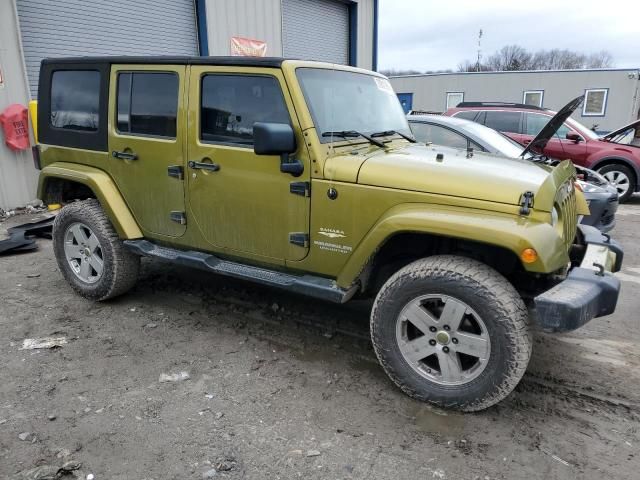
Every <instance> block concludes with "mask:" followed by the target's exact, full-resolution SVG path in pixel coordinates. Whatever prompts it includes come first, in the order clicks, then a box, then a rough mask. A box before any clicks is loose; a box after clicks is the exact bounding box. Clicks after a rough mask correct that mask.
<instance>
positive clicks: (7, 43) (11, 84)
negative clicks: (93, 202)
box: [0, 0, 38, 210]
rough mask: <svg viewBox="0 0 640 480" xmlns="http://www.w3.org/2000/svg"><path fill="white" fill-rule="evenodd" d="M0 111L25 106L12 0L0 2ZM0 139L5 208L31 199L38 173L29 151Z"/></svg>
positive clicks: (0, 202) (0, 198)
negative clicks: (19, 148) (17, 149)
mask: <svg viewBox="0 0 640 480" xmlns="http://www.w3.org/2000/svg"><path fill="white" fill-rule="evenodd" d="M0 69H2V78H3V85H2V86H0V111H2V110H4V109H5V108H6V107H7V106H9V105H11V104H13V103H19V104H22V105H24V106H25V107H26V106H27V105H28V102H29V88H28V83H27V77H26V72H25V66H24V62H23V59H22V52H21V48H20V34H19V30H18V23H17V16H16V10H15V2H14V0H2V1H0ZM1 138H2V140H1V142H0V208H2V209H4V210H8V209H11V208H15V207H21V206H24V205H25V204H26V203H27V202H29V201H31V200H34V199H35V196H36V186H37V180H38V172H37V170H36V169H35V167H34V166H33V157H32V155H31V150H30V149H29V150H24V151H21V152H14V151H13V150H10V149H9V148H8V147H7V146H6V144H5V143H4V135H1Z"/></svg>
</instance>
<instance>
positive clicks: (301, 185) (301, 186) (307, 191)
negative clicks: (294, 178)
mask: <svg viewBox="0 0 640 480" xmlns="http://www.w3.org/2000/svg"><path fill="white" fill-rule="evenodd" d="M289 191H290V192H291V193H293V194H294V195H302V196H303V197H310V196H311V184H310V183H309V182H291V183H290V184H289Z"/></svg>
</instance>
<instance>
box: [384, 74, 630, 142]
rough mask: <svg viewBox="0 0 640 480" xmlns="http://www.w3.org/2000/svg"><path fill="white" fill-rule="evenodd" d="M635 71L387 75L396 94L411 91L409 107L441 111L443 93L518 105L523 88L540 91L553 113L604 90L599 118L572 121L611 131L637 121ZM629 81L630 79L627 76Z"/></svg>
mask: <svg viewBox="0 0 640 480" xmlns="http://www.w3.org/2000/svg"><path fill="white" fill-rule="evenodd" d="M639 76H640V73H639V70H638V69H628V70H574V71H564V72H558V71H551V72H498V73H495V72H494V73H485V72H480V73H453V74H433V75H415V76H405V77H392V78H391V84H392V85H393V88H394V90H395V91H396V92H397V93H413V109H414V110H429V111H444V110H445V109H446V99H447V92H464V100H465V101H501V102H518V103H520V102H522V99H523V93H524V91H525V90H544V100H543V106H544V107H545V108H550V109H552V110H557V109H559V108H561V107H562V106H564V105H565V104H566V103H567V102H568V101H569V100H571V99H572V98H575V97H577V96H578V95H581V94H583V93H584V92H585V90H586V89H588V88H608V89H609V93H608V100H607V106H606V112H605V116H604V117H594V116H583V115H582V110H579V111H576V112H575V113H574V114H573V117H574V118H575V119H576V120H577V121H579V122H581V123H583V124H584V125H585V126H587V127H589V128H591V127H592V126H593V125H594V124H597V125H598V130H599V131H611V130H613V129H615V128H617V127H621V126H623V125H625V124H626V123H629V122H631V121H633V120H635V119H636V118H638V108H640V100H639V99H638V87H639V85H640V80H638V78H639ZM630 77H632V78H630Z"/></svg>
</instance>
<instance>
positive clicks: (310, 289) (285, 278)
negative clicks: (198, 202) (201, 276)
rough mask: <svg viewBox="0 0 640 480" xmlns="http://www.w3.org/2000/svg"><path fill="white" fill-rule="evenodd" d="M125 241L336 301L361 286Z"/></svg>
mask: <svg viewBox="0 0 640 480" xmlns="http://www.w3.org/2000/svg"><path fill="white" fill-rule="evenodd" d="M124 245H125V247H127V248H128V249H129V250H131V251H132V252H134V253H137V254H138V255H144V256H147V257H155V258H158V259H160V260H164V261H166V262H170V263H177V264H179V265H185V266H188V267H194V268H198V269H200V270H206V271H208V272H213V273H219V274H221V275H227V276H229V277H234V278H239V279H242V280H250V281H253V282H257V283H261V284H263V285H268V286H271V287H278V288H282V289H285V290H289V291H291V292H296V293H301V294H303V295H308V296H311V297H315V298H320V299H323V300H329V301H331V302H335V303H345V302H346V301H348V300H349V299H350V298H351V297H352V296H353V295H354V294H355V293H356V290H357V287H356V286H353V287H351V288H350V289H348V290H345V289H342V288H340V287H338V286H337V285H336V283H335V282H334V281H333V280H329V279H327V278H323V277H316V276H314V275H290V274H288V273H282V272H278V271H275V270H269V269H267V268H261V267H253V266H251V265H244V264H241V263H236V262H231V261H228V260H223V259H221V258H218V257H216V256H215V255H211V254H209V253H204V252H196V251H193V250H177V249H174V248H169V247H163V246H160V245H156V244H155V243H152V242H150V241H148V240H125V241H124Z"/></svg>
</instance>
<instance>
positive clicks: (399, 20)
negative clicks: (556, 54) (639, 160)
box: [378, 0, 640, 71]
mask: <svg viewBox="0 0 640 480" xmlns="http://www.w3.org/2000/svg"><path fill="white" fill-rule="evenodd" d="M379 1H380V4H379V5H380V14H379V47H378V48H379V57H378V68H379V69H381V70H384V69H390V68H395V69H414V70H420V71H424V70H444V69H448V68H450V69H453V70H456V68H457V66H458V64H459V63H460V62H463V61H464V60H472V61H475V59H476V55H477V48H478V47H477V41H478V39H477V37H478V30H479V29H480V28H482V30H483V32H484V35H483V38H482V51H483V54H484V55H485V56H488V55H490V54H491V53H493V52H494V51H496V50H498V49H500V48H501V47H503V46H504V45H509V44H517V45H520V46H522V47H525V48H526V49H528V50H532V51H533V50H537V49H542V48H544V49H551V48H561V49H565V48H566V49H569V50H576V51H580V52H585V53H590V52H594V51H599V50H608V51H609V52H611V53H612V54H613V58H614V63H615V65H614V66H616V67H633V68H635V67H640V3H639V2H637V0H629V1H619V0H617V1H616V0H614V1H610V2H603V1H602V0H581V1H579V2H578V1H575V0H534V1H523V2H520V1H517V2H516V1H506V0H502V1H501V0H444V1H435V0H379Z"/></svg>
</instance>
